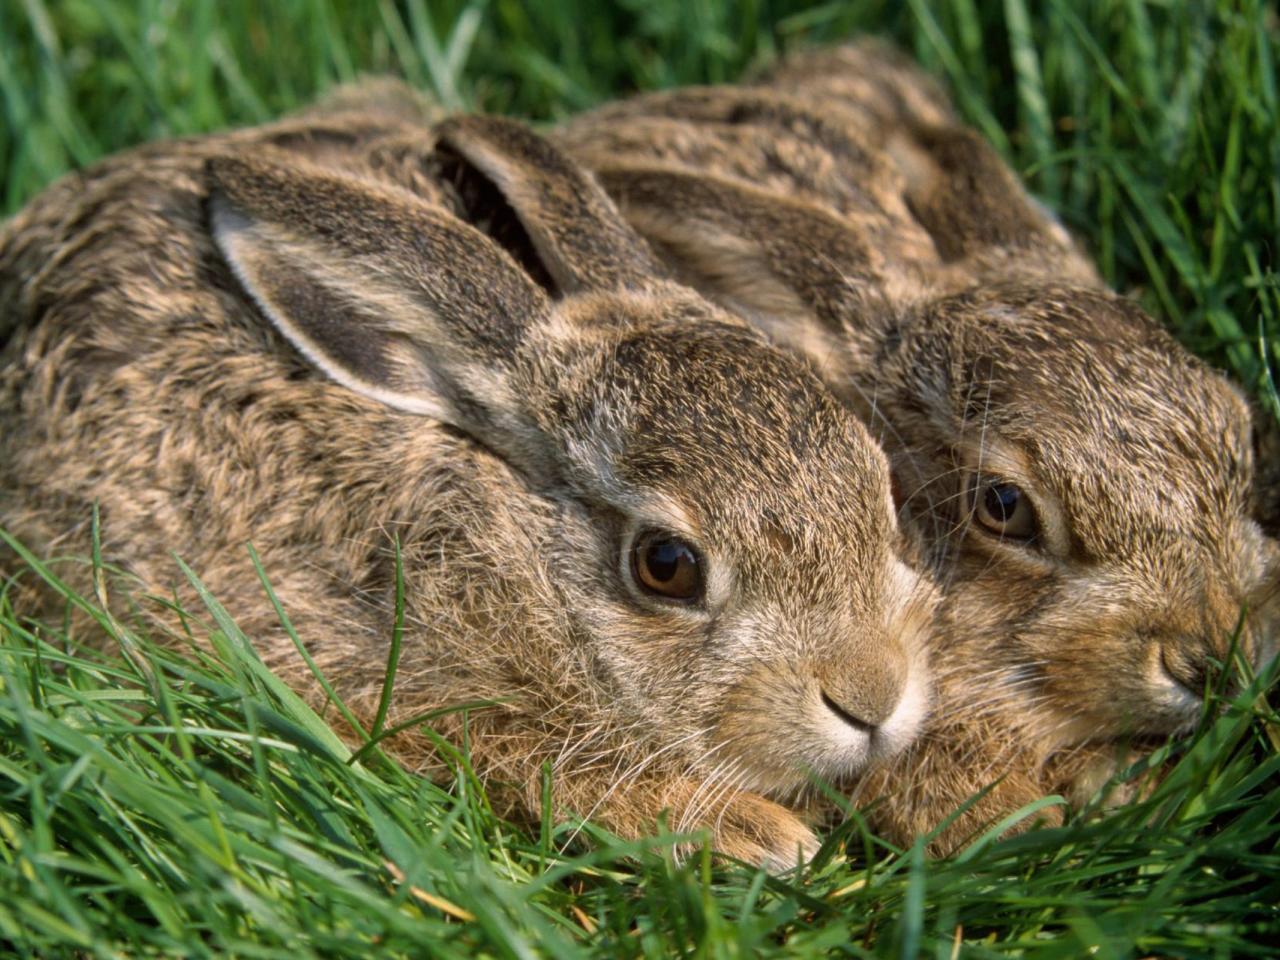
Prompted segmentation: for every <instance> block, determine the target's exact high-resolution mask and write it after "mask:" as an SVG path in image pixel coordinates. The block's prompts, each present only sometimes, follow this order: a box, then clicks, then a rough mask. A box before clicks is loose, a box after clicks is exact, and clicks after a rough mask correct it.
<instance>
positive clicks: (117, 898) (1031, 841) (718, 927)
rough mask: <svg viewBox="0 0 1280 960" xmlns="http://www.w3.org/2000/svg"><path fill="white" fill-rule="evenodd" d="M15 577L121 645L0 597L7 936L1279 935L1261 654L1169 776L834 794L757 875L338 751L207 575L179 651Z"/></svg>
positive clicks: (84, 950)
mask: <svg viewBox="0 0 1280 960" xmlns="http://www.w3.org/2000/svg"><path fill="white" fill-rule="evenodd" d="M22 576H23V577H24V578H29V577H35V576H42V577H45V578H46V579H48V580H49V581H50V582H51V583H53V584H54V586H55V589H57V590H58V591H59V592H60V593H61V594H62V595H63V596H64V597H65V598H66V601H67V603H68V605H69V607H74V608H75V609H76V610H78V611H80V615H81V617H82V618H86V617H87V618H88V619H89V620H92V621H96V624H97V626H98V628H99V629H101V630H103V631H105V632H106V633H107V634H108V635H110V636H112V637H114V638H115V639H116V641H117V642H118V644H119V650H113V651H109V652H108V653H106V654H103V655H95V654H93V653H89V652H85V651H83V650H78V651H76V652H72V644H71V642H70V640H69V638H68V637H67V636H66V634H65V632H64V631H63V629H61V628H60V627H58V626H51V625H48V624H45V625H35V624H32V623H30V622H28V621H27V620H25V619H24V618H23V617H22V616H21V615H20V614H19V613H18V612H16V611H14V610H13V609H12V606H11V604H10V603H9V600H8V592H7V591H6V593H5V594H3V595H0V952H3V953H4V955H5V956H9V955H14V956H24V957H25V956H32V957H45V956H64V955H66V956H93V957H98V956H101V957H116V956H131V957H133V956H149V955H157V954H158V955H173V956H209V957H222V956H255V957H289V958H291V960H296V958H299V957H312V956H314V957H333V956H349V957H363V956H368V955H370V953H371V951H375V950H376V952H377V955H378V956H390V957H396V956H405V957H413V956H425V955H428V954H429V955H432V956H457V957H475V956H494V957H525V956H534V955H538V954H545V955H553V956H583V957H586V956H646V957H670V956H677V955H679V956H708V957H733V956H742V955H748V954H749V955H759V956H807V955H813V954H815V953H818V952H823V951H827V950H832V951H835V952H836V953H837V954H843V955H847V956H902V957H915V956H937V957H952V956H966V957H985V956H1004V955H1014V956H1029V957H1080V956H1084V955H1085V954H1086V951H1090V952H1092V955H1094V956H1099V957H1124V956H1130V955H1148V954H1157V955H1178V956H1194V957H1221V956H1266V955H1269V951H1270V949H1271V948H1270V946H1268V944H1269V943H1271V942H1274V941H1275V940H1276V939H1277V938H1280V849H1278V847H1277V841H1278V839H1280V741H1278V739H1277V727H1276V724H1277V723H1280V717H1277V716H1276V715H1275V714H1274V713H1272V712H1271V711H1270V710H1269V709H1268V708H1267V707H1266V706H1265V703H1264V701H1262V700H1261V699H1260V698H1259V697H1257V693H1258V691H1260V690H1261V689H1262V688H1263V687H1264V686H1266V685H1267V683H1268V682H1269V679H1272V678H1260V679H1259V680H1258V682H1257V683H1256V684H1255V686H1254V688H1253V689H1252V690H1251V691H1250V693H1249V694H1248V695H1246V696H1244V697H1242V698H1241V699H1240V700H1239V701H1238V702H1237V703H1235V704H1233V705H1225V706H1226V710H1225V712H1224V713H1222V714H1221V715H1220V716H1217V717H1216V718H1215V719H1210V720H1207V721H1206V722H1205V724H1203V725H1202V729H1201V730H1200V731H1199V733H1198V734H1197V735H1196V736H1195V738H1193V739H1192V740H1190V741H1188V742H1185V743H1181V744H1177V745H1175V746H1174V747H1172V748H1169V749H1166V750H1164V751H1161V753H1160V754H1159V755H1158V756H1157V758H1156V760H1155V762H1160V761H1162V760H1166V759H1168V760H1170V761H1171V762H1173V763H1174V765H1173V766H1172V770H1171V772H1169V773H1168V774H1167V775H1166V776H1165V777H1164V779H1163V780H1162V781H1161V782H1160V783H1159V785H1158V786H1157V787H1155V789H1154V792H1153V793H1152V795H1151V796H1150V797H1149V798H1148V799H1146V800H1144V801H1142V802H1141V803H1137V804H1133V805H1130V806H1127V807H1123V808H1121V809H1120V810H1118V811H1116V812H1114V813H1112V814H1110V815H1109V816H1106V817H1104V818H1101V819H1098V818H1094V819H1081V820H1079V821H1078V822H1076V823H1074V824H1072V825H1070V826H1068V827H1065V828H1061V829H1055V830H1040V831H1036V832H1032V833H1029V834H1026V835H1023V836H1019V837H1015V838H1011V839H1007V840H1003V841H994V842H993V841H991V840H990V839H984V840H979V841H978V842H977V843H975V844H974V845H973V846H972V847H970V848H969V849H968V850H967V851H965V852H964V853H962V854H961V855H959V856H958V857H956V858H954V859H953V860H950V861H945V862H928V861H925V860H924V858H923V857H922V855H921V853H920V847H916V848H913V849H909V850H906V851H901V850H896V849H892V848H890V847H888V846H886V845H884V844H881V843H880V842H878V841H876V840H875V839H874V838H872V837H870V836H869V835H867V834H866V833H865V832H864V831H863V830H862V829H860V827H859V825H858V821H857V819H856V818H853V819H851V820H849V821H848V822H847V823H845V824H844V825H843V826H841V827H839V828H837V829H836V830H835V831H834V832H833V833H832V834H831V835H830V837H829V838H828V840H827V842H826V844H825V845H824V848H823V851H822V853H821V854H820V855H819V857H818V859H817V861H816V862H815V863H814V864H813V865H812V866H811V867H810V868H808V869H806V870H805V871H804V873H803V874H802V875H799V876H791V877H787V878H784V879H775V878H769V877H766V876H765V875H764V874H763V873H761V872H758V871H753V870H750V869H748V868H746V867H732V866H728V867H715V868H713V865H712V863H711V861H710V858H709V857H708V856H707V855H705V852H704V855H702V856H695V857H694V858H692V860H691V861H690V862H688V863H686V864H684V865H676V864H675V863H674V862H673V860H672V858H671V857H670V855H669V851H670V849H671V845H672V839H671V838H670V837H667V838H660V839H658V840H657V841H655V842H654V843H652V844H644V845H637V844H624V843H621V842H619V841H617V840H615V839H613V838H610V837H609V836H607V835H605V834H603V833H602V832H600V831H598V830H596V829H594V828H592V827H590V826H588V827H587V828H586V829H585V831H584V833H585V837H584V838H582V839H578V840H576V841H575V840H573V832H574V830H575V829H576V825H574V824H565V825H562V826H558V827H552V825H550V824H544V825H543V827H542V829H541V831H540V832H536V833H529V832H526V831H524V830H521V829H519V828H516V827H513V826H511V825H509V824H506V823H503V822H502V821H501V820H499V819H497V818H496V817H495V816H494V815H493V813H492V811H491V810H490V809H489V808H488V807H487V806H486V804H485V799H484V795H483V792H482V791H481V790H480V789H479V788H478V786H477V784H476V783H475V782H474V779H473V778H472V777H471V775H470V772H469V771H468V769H467V767H466V763H465V759H464V758H463V757H461V756H460V755H458V754H456V753H450V754H449V756H451V757H452V759H453V762H454V770H455V779H454V780H453V782H452V783H450V784H444V785H440V786H437V785H433V784H431V783H429V782H426V781H424V780H421V779H419V778H416V777H413V776H410V775H408V774H406V773H404V772H403V771H401V770H400V769H399V768H398V767H396V766H395V765H394V764H392V763H389V762H387V761H385V760H384V759H383V758H382V757H381V756H380V755H379V754H378V753H377V748H376V744H375V746H374V747H373V749H372V750H370V751H368V753H367V759H365V760H362V761H359V762H356V760H355V758H354V757H353V754H352V752H351V750H350V749H349V748H348V747H346V746H344V745H343V743H342V742H341V741H340V740H339V739H338V738H337V737H336V736H335V735H334V733H333V732H332V729H331V727H330V726H329V724H330V723H334V722H337V723H340V722H341V721H340V719H339V713H340V708H338V709H335V710H332V711H330V714H331V715H330V716H327V717H322V716H318V715H317V714H316V713H315V712H313V711H312V710H311V709H310V708H308V707H307V706H306V705H304V704H303V703H302V702H301V701H300V700H299V699H298V698H297V697H296V696H295V695H294V694H292V693H291V692H290V691H289V690H288V689H287V688H286V687H285V686H284V685H283V684H281V683H280V682H279V681H278V680H277V679H276V678H275V677H274V676H273V675H272V674H271V673H270V672H269V671H267V670H266V669H265V668H264V667H263V666H262V664H261V662H260V661H259V660H258V658H257V656H256V655H255V654H254V652H253V647H252V643H251V639H250V638H248V637H245V636H244V635H243V634H242V633H240V631H239V630H238V629H237V628H236V626H235V623H234V620H233V619H232V618H231V617H229V616H228V614H227V613H226V611H224V610H223V609H222V608H221V607H219V606H218V605H217V603H216V601H215V600H213V599H212V598H206V604H207V607H206V609H204V610H200V611H187V612H186V617H185V620H186V622H187V623H188V624H189V625H190V629H191V633H192V643H191V645H190V648H189V649H187V650H185V651H182V650H175V649H174V648H173V645H172V644H170V645H167V646H165V647H161V646H157V645H155V644H153V643H151V642H150V641H149V640H148V639H147V638H146V637H145V636H141V635H139V634H138V633H137V632H136V631H134V630H132V629H130V628H128V627H126V626H124V625H122V623H121V622H120V620H119V619H118V618H117V617H115V616H112V615H110V614H109V613H107V612H106V610H104V608H103V607H102V606H101V605H100V604H98V603H97V602H92V601H90V600H86V599H85V598H82V597H78V596H76V595H74V594H72V593H70V592H69V591H67V590H66V589H65V588H64V587H62V586H61V585H60V583H59V581H58V578H57V567H54V568H49V567H46V566H42V565H40V564H38V563H33V564H32V566H31V567H30V568H28V569H25V570H24V571H23V573H22ZM197 641H199V642H197ZM121 651H123V652H125V654H126V655H125V656H121V655H120V653H121ZM1175 761H1176V762H1175ZM1131 775H1132V776H1141V775H1142V771H1141V770H1135V771H1133V772H1132V773H1131ZM588 839H589V842H584V841H585V840H588Z"/></svg>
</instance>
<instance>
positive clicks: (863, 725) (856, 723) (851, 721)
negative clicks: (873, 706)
mask: <svg viewBox="0 0 1280 960" xmlns="http://www.w3.org/2000/svg"><path fill="white" fill-rule="evenodd" d="M822 703H823V706H825V707H826V708H827V709H828V710H830V711H831V712H832V713H834V714H835V715H836V716H837V717H839V718H840V719H841V720H843V721H844V722H845V723H847V724H848V725H849V726H851V727H853V729H855V730H857V731H858V732H860V733H865V734H866V735H867V736H871V734H873V733H875V732H876V727H878V726H879V725H880V723H882V722H883V720H881V721H879V722H876V721H869V720H864V719H863V718H862V717H860V716H858V715H857V714H856V713H852V712H850V711H849V710H847V709H846V708H844V707H842V706H841V705H840V704H839V703H837V702H836V701H835V700H833V699H831V695H830V694H829V693H827V691H825V690H823V691H822Z"/></svg>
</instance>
